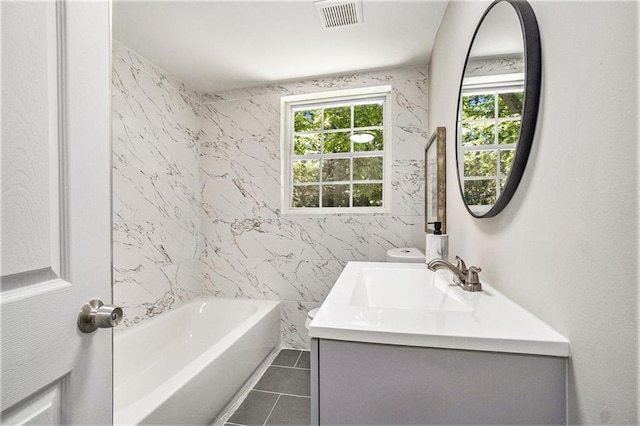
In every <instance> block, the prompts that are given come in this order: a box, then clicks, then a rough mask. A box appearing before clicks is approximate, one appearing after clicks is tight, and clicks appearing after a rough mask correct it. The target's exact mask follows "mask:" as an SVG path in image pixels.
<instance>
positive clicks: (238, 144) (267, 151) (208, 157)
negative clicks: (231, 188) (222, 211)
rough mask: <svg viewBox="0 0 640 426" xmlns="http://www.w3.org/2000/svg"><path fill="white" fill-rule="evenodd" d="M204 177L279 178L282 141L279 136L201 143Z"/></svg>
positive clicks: (204, 141) (201, 161)
mask: <svg viewBox="0 0 640 426" xmlns="http://www.w3.org/2000/svg"><path fill="white" fill-rule="evenodd" d="M200 172H201V174H202V175H203V178H228V179H247V178H261V177H269V178H276V179H277V178H280V141H279V140H278V138H277V136H276V135H264V136H260V137H255V138H254V137H252V138H245V139H218V140H213V141H206V140H203V141H201V144H200Z"/></svg>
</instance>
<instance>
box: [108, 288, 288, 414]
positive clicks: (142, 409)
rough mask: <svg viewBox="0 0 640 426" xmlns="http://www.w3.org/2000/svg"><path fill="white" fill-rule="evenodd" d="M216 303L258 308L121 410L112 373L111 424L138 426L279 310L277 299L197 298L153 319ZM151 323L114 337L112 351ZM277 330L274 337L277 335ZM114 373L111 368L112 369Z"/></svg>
mask: <svg viewBox="0 0 640 426" xmlns="http://www.w3.org/2000/svg"><path fill="white" fill-rule="evenodd" d="M219 300H224V301H232V302H233V303H255V304H257V305H258V306H257V307H258V309H257V311H256V312H253V313H252V314H251V315H250V316H249V317H248V318H246V319H245V320H244V321H242V322H241V323H239V324H238V325H237V326H236V327H234V328H233V329H232V330H231V332H229V333H227V334H226V335H224V336H223V337H222V338H221V339H220V340H218V341H216V342H215V344H214V345H213V346H211V347H209V348H208V349H207V350H205V351H204V352H203V353H201V354H200V355H198V356H197V357H196V358H195V359H194V360H192V361H191V362H190V363H189V364H187V365H186V366H183V367H182V368H180V369H178V370H177V371H176V372H175V373H174V374H173V375H172V376H171V377H170V378H169V379H168V380H166V381H164V382H163V383H162V384H161V385H160V386H158V387H157V388H155V389H154V390H152V391H151V392H149V393H148V394H146V395H144V396H143V397H141V398H139V399H137V400H135V401H133V402H131V403H129V404H127V405H125V406H124V407H121V408H118V407H116V398H115V394H116V383H115V381H116V375H115V371H114V373H113V380H114V384H113V423H114V425H115V424H139V423H140V422H142V421H143V420H144V419H145V418H146V417H147V416H148V415H150V414H151V413H153V412H154V411H155V410H156V409H158V408H159V407H160V406H161V405H162V404H164V403H165V402H167V401H168V400H169V399H170V398H171V397H172V396H173V395H174V394H176V393H177V392H178V391H179V390H180V389H181V388H183V387H184V386H185V385H186V384H187V383H189V382H190V381H191V380H193V378H194V377H195V376H196V375H197V374H198V373H200V372H201V371H202V370H203V369H204V368H205V367H207V366H208V365H209V364H210V362H211V361H212V360H215V359H216V358H218V357H220V356H221V354H223V353H224V352H225V351H226V350H229V348H230V347H231V346H232V345H233V344H234V343H235V342H236V341H238V340H239V337H240V336H243V335H244V334H246V333H247V332H249V331H250V330H251V328H252V327H254V326H255V325H256V324H257V323H258V322H259V321H260V320H261V319H263V318H265V317H267V316H268V315H269V314H270V313H271V312H273V310H275V309H279V307H280V302H279V301H277V300H264V299H239V298H222V297H206V296H205V297H202V296H201V297H197V298H195V299H192V300H190V301H188V302H185V303H184V304H182V305H180V306H178V307H176V308H174V309H170V310H168V311H166V312H163V313H161V314H159V315H156V316H155V317H154V318H156V319H159V318H161V317H162V318H169V317H171V316H172V314H173V315H177V311H178V310H179V309H181V308H182V309H187V308H189V307H190V306H191V305H198V304H203V303H207V302H212V301H213V302H215V301H219ZM150 323H151V320H148V321H145V322H143V323H142V324H139V327H137V326H136V327H131V329H130V330H123V331H122V332H120V333H118V334H117V335H114V339H113V340H114V345H113V350H114V352H115V351H116V350H117V348H116V343H117V340H120V339H122V338H124V337H127V335H130V334H132V332H133V331H136V330H137V332H138V333H139V332H141V330H144V328H141V327H142V326H145V327H146V328H148V327H149V326H150ZM279 334H280V333H279V330H278V336H279ZM278 346H279V343H278V342H276V344H275V347H278ZM114 370H115V368H114Z"/></svg>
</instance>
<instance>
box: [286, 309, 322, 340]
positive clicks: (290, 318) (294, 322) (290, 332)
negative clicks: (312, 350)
mask: <svg viewBox="0 0 640 426" xmlns="http://www.w3.org/2000/svg"><path fill="white" fill-rule="evenodd" d="M320 305H321V304H320V303H314V302H289V301H282V302H280V326H281V330H280V331H281V336H280V342H281V345H282V346H283V347H285V348H292V349H306V350H308V349H309V347H310V339H309V333H308V331H307V329H306V328H305V326H304V322H305V320H306V319H307V313H308V312H309V311H310V310H311V309H314V308H319V307H320Z"/></svg>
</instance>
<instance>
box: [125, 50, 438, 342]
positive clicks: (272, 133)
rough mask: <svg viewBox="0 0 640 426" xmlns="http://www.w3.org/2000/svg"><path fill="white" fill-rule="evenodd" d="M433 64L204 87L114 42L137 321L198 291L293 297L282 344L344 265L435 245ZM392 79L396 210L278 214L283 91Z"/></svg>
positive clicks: (300, 338) (128, 257) (128, 293)
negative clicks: (428, 175) (431, 211)
mask: <svg viewBox="0 0 640 426" xmlns="http://www.w3.org/2000/svg"><path fill="white" fill-rule="evenodd" d="M426 75H427V72H426V69H423V68H403V69H395V70H386V71H377V72H367V73H357V74H348V75H342V76H339V77H332V78H321V79H313V80H306V81H299V82H287V83H282V84H279V85H269V86H264V87H258V88H250V89H241V90H233V91H225V92H222V93H215V94H200V93H197V92H195V91H193V90H190V89H189V88H188V87H186V86H185V85H184V84H182V83H181V82H179V81H177V80H176V79H174V78H172V77H171V76H170V75H168V74H167V73H166V72H164V71H163V70H161V69H159V68H158V67H156V66H154V65H153V64H151V63H149V62H148V61H146V60H145V59H144V58H141V57H140V56H139V55H137V54H136V53H134V52H133V51H131V50H129V49H128V48H126V47H125V46H123V45H121V44H119V43H118V42H116V41H114V51H113V209H114V224H113V240H114V258H113V262H114V301H115V303H118V304H120V305H122V306H123V307H124V308H125V319H124V321H123V325H124V326H125V327H129V326H132V325H135V324H137V323H139V322H141V321H144V320H145V319H148V318H151V317H153V316H155V315H157V314H159V313H162V312H164V311H166V310H168V309H171V308H173V307H175V306H178V305H179V304H181V303H183V302H184V301H187V300H190V299H192V298H194V297H197V296H199V295H213V296H219V297H248V298H260V299H275V300H280V301H281V302H282V305H281V306H282V317H281V323H282V345H283V346H285V347H292V348H306V347H308V338H307V335H306V330H305V328H304V320H305V317H306V313H307V311H308V310H309V309H312V308H314V307H318V306H320V304H321V303H322V301H323V300H324V299H325V297H326V296H327V294H328V293H329V291H330V289H331V287H332V285H333V283H334V282H335V280H336V278H337V277H338V275H339V274H340V272H341V270H342V268H343V267H344V265H345V264H346V262H348V261H350V260H384V257H385V253H386V250H387V249H389V248H391V247H400V246H418V247H421V248H424V232H423V229H424V214H423V209H424V207H423V206H424V195H423V194H424V181H423V170H424V169H423V150H424V146H425V144H426V142H427V139H428V135H427V124H426V117H427V93H426V90H427V82H426ZM382 84H390V85H391V86H392V87H393V92H394V104H393V105H392V111H393V121H394V122H393V129H392V137H393V140H392V144H393V145H392V160H393V161H392V164H393V165H392V167H393V169H392V205H393V208H392V212H391V214H376V215H339V216H335V215H323V216H304V215H295V216H283V215H281V213H280V185H281V182H280V173H281V171H280V135H279V132H280V97H281V96H284V95H290V94H302V93H311V92H319V91H327V90H339V89H346V88H356V87H366V86H374V85H382Z"/></svg>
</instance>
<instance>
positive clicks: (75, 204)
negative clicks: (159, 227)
mask: <svg viewBox="0 0 640 426" xmlns="http://www.w3.org/2000/svg"><path fill="white" fill-rule="evenodd" d="M0 18H1V20H2V22H1V27H0V29H1V39H0V40H1V52H2V73H1V76H2V77H1V78H2V80H1V85H2V98H1V99H2V101H1V102H2V157H1V165H2V172H1V176H2V184H1V186H2V199H1V201H2V204H1V209H0V211H1V215H2V216H1V217H2V219H1V224H2V227H1V240H2V242H1V245H2V260H1V261H0V266H1V271H0V275H2V286H1V287H0V327H1V339H2V347H1V351H2V352H1V359H0V361H1V364H0V369H1V374H2V387H1V390H0V416H1V418H0V420H1V422H2V423H3V424H59V423H61V422H62V423H75V424H91V423H100V424H107V423H111V419H112V391H111V386H112V384H111V382H112V380H111V375H112V372H111V358H112V333H111V330H98V331H96V332H94V333H91V334H83V333H81V332H80V331H79V330H78V328H77V325H76V320H77V315H78V312H79V310H80V308H81V306H82V305H83V304H84V303H86V302H88V301H89V300H91V299H102V300H103V301H104V302H105V303H110V302H111V213H110V212H111V205H110V192H111V189H110V167H111V146H110V92H109V90H110V84H109V80H110V69H111V64H110V5H109V3H108V1H95V2H76V1H68V2H63V1H59V2H55V1H41V2H34V1H1V2H0Z"/></svg>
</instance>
